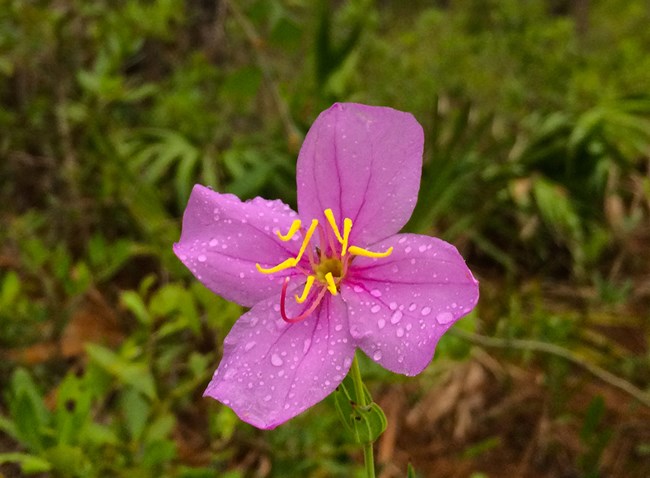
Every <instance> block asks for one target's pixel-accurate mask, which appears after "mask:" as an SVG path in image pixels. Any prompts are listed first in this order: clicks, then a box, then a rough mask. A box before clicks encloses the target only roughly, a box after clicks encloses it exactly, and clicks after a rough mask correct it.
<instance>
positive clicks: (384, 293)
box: [341, 234, 478, 375]
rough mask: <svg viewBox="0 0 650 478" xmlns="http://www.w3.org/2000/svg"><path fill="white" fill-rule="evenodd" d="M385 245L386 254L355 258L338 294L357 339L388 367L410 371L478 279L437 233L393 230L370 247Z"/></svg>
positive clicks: (472, 300)
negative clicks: (423, 234) (370, 257)
mask: <svg viewBox="0 0 650 478" xmlns="http://www.w3.org/2000/svg"><path fill="white" fill-rule="evenodd" d="M391 246H392V247H393V248H394V249H393V253H392V254H391V255H390V256H389V257H387V258H384V259H369V258H365V257H357V258H355V261H354V264H353V266H352V267H351V269H350V272H349V278H348V279H347V280H346V285H345V286H344V287H343V288H342V289H341V294H342V296H343V300H344V301H345V302H346V304H347V305H348V313H349V318H350V333H351V334H352V336H353V337H354V338H355V340H356V342H357V345H358V346H359V347H360V348H361V349H362V350H363V351H364V352H365V353H366V354H367V355H368V356H369V357H371V358H372V359H373V360H375V361H376V362H378V363H379V364H381V365H382V366H383V367H385V368H387V369H388V370H391V371H393V372H396V373H402V374H405V375H416V374H418V373H420V372H421V371H422V370H423V369H424V368H425V367H426V366H427V364H428V363H429V362H430V361H431V359H432V358H433V353H434V350H435V347H436V344H437V343H438V340H439V339H440V337H442V335H443V334H444V333H445V332H446V331H447V330H448V329H449V328H450V327H451V326H452V325H453V323H454V322H455V321H456V320H458V319H459V318H461V317H463V316H464V315H466V314H467V313H469V312H470V311H471V310H472V308H474V306H475V305H476V302H477V301H478V282H477V281H476V279H474V277H473V276H472V273H471V272H470V271H469V269H468V268H467V266H466V265H465V261H464V260H463V258H462V257H461V256H460V254H459V253H458V251H457V250H456V248H455V247H454V246H452V245H451V244H448V243H446V242H444V241H441V240H440V239H436V238H433V237H429V236H421V235H417V234H399V235H396V236H393V237H391V238H389V239H387V240H385V241H382V242H381V243H379V244H375V245H373V246H372V249H373V250H386V249H388V248H389V247H391Z"/></svg>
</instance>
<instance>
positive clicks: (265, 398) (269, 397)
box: [264, 395, 272, 402]
mask: <svg viewBox="0 0 650 478" xmlns="http://www.w3.org/2000/svg"><path fill="white" fill-rule="evenodd" d="M271 398H272V397H271V395H267V396H265V397H264V401H265V402H268V401H269V400H271Z"/></svg>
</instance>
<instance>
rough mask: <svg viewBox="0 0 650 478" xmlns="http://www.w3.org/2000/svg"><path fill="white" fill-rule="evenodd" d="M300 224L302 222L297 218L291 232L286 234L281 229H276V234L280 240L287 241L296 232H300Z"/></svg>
mask: <svg viewBox="0 0 650 478" xmlns="http://www.w3.org/2000/svg"><path fill="white" fill-rule="evenodd" d="M300 224H301V223H300V219H296V220H294V221H293V222H292V223H291V227H290V228H289V232H287V233H286V234H282V233H281V232H280V231H276V234H277V235H278V237H279V238H280V240H282V241H285V242H286V241H288V240H290V239H291V238H292V237H293V236H294V235H295V234H296V232H298V229H300Z"/></svg>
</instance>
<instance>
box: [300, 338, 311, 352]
mask: <svg viewBox="0 0 650 478" xmlns="http://www.w3.org/2000/svg"><path fill="white" fill-rule="evenodd" d="M310 345H311V339H305V343H304V344H303V346H302V353H304V354H306V353H307V351H308V350H309V346H310Z"/></svg>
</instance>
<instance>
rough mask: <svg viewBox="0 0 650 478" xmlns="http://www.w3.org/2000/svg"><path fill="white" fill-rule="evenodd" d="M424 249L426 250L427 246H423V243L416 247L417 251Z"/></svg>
mask: <svg viewBox="0 0 650 478" xmlns="http://www.w3.org/2000/svg"><path fill="white" fill-rule="evenodd" d="M426 250H427V246H425V245H424V244H422V245H421V246H420V247H418V251H420V252H424V251H426Z"/></svg>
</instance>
